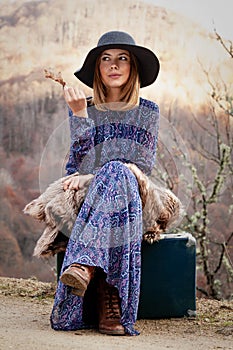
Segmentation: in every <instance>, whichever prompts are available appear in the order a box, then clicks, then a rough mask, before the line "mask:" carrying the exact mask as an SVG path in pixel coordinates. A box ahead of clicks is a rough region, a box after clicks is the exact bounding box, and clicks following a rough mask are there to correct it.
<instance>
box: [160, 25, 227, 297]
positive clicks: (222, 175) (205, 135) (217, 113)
mask: <svg viewBox="0 0 233 350" xmlns="http://www.w3.org/2000/svg"><path fill="white" fill-rule="evenodd" d="M215 35H216V40H218V41H219V42H220V44H221V45H222V48H223V50H225V52H226V55H228V56H229V57H230V58H233V45H232V42H229V41H228V42H226V41H224V40H223V39H222V37H221V36H220V35H219V34H218V33H217V32H216V31H215ZM232 63H233V61H232ZM202 68H203V72H204V74H205V77H206V81H207V82H208V84H209V85H210V87H211V92H210V96H209V103H208V104H206V105H205V106H203V108H202V110H201V111H200V112H199V113H195V112H193V111H190V113H189V115H188V116H186V117H185V116H184V115H182V123H183V125H182V126H181V124H179V123H178V122H177V116H176V115H174V113H173V111H172V109H171V110H170V113H168V116H167V117H168V120H169V122H170V123H171V124H173V125H174V126H175V127H176V128H177V129H178V130H179V132H180V133H181V134H182V135H186V136H185V137H186V142H187V147H188V150H189V155H190V156H191V158H189V159H188V158H187V154H185V152H183V151H182V150H180V149H179V143H178V142H177V139H176V136H175V134H173V136H172V137H173V141H174V143H175V145H176V150H174V151H173V156H174V158H173V160H174V159H175V158H176V157H179V158H182V159H183V164H184V165H185V166H186V167H188V168H189V169H190V171H191V174H192V176H190V177H189V178H186V179H185V181H186V186H187V188H188V187H189V186H190V187H191V195H190V204H189V207H188V208H186V210H187V211H186V215H185V217H184V220H183V221H182V223H181V225H180V227H179V230H180V231H182V230H184V231H187V232H190V233H192V234H193V235H194V236H195V238H196V240H197V289H198V291H199V293H198V295H205V296H208V297H213V298H217V299H219V298H224V297H225V298H232V297H233V293H232V290H233V217H232V211H233V152H232V151H233V85H232V81H231V84H227V83H226V82H225V81H224V80H223V79H222V78H221V77H219V79H218V80H217V81H216V80H214V78H213V76H212V74H211V71H207V70H205V68H204V67H202ZM180 116H181V115H180ZM159 157H160V161H161V162H162V164H163V169H165V173H166V175H164V174H163V178H164V179H165V183H166V185H167V186H168V187H170V188H171V189H172V190H176V188H177V187H178V186H179V184H180V182H181V177H182V176H183V177H184V174H182V173H180V174H177V175H176V176H174V173H173V172H172V169H173V168H174V166H172V160H171V159H169V157H168V156H166V155H165V154H164V153H163V152H162V153H161V154H160V156H159ZM169 165H170V168H169ZM160 175H161V174H160ZM179 176H180V179H179ZM191 178H192V181H190V179H191Z"/></svg>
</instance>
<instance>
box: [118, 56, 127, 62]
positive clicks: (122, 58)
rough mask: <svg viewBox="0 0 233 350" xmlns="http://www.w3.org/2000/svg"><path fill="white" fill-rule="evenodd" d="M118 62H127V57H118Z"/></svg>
mask: <svg viewBox="0 0 233 350" xmlns="http://www.w3.org/2000/svg"><path fill="white" fill-rule="evenodd" d="M119 60H121V61H128V57H127V56H120V57H119Z"/></svg>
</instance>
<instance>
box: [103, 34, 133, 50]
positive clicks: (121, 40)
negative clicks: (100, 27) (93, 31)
mask: <svg viewBox="0 0 233 350" xmlns="http://www.w3.org/2000/svg"><path fill="white" fill-rule="evenodd" d="M115 44H119V45H135V41H134V39H133V38H132V36H130V35H129V34H128V33H125V32H119V31H112V32H108V33H105V34H103V35H102V36H101V37H100V39H99V41H98V44H97V47H99V46H104V45H115Z"/></svg>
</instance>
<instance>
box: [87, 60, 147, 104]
mask: <svg viewBox="0 0 233 350" xmlns="http://www.w3.org/2000/svg"><path fill="white" fill-rule="evenodd" d="M100 59H101V55H100V56H99V57H98V58H97V60H96V65H95V73H94V81H93V101H92V102H93V103H94V104H95V106H96V108H97V109H98V110H106V109H107V108H106V107H105V104H106V97H107V96H106V87H105V85H104V83H103V81H102V79H101V74H100V69H99V66H100ZM139 89H140V80H139V73H138V64H137V60H136V58H135V56H134V55H133V54H132V53H130V75H129V79H128V81H127V82H126V84H125V85H124V86H123V87H122V90H121V95H120V102H125V105H124V107H123V109H129V108H132V107H134V106H136V105H137V104H138V99H139Z"/></svg>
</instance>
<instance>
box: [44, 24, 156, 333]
mask: <svg viewBox="0 0 233 350" xmlns="http://www.w3.org/2000/svg"><path fill="white" fill-rule="evenodd" d="M158 72H159V61H158V59H157V57H156V56H155V55H154V53H153V52H152V51H150V50H148V49H147V48H144V47H141V46H137V45H136V44H135V42H134V39H133V38H132V37H131V36H130V35H128V34H127V33H124V32H118V31H114V32H108V33H106V34H104V35H103V36H102V37H101V38H100V40H99V42H98V44H97V47H95V48H94V49H92V50H91V51H90V52H89V53H88V55H87V57H86V59H85V61H84V64H83V66H82V68H81V69H80V70H78V71H77V72H75V75H76V77H77V78H78V79H79V80H81V81H82V82H83V83H84V84H86V85H87V86H89V87H91V88H93V98H92V99H91V101H89V100H88V105H87V99H86V98H85V95H84V93H83V92H82V91H81V90H74V89H73V88H71V87H66V88H65V89H64V97H65V100H66V102H67V104H68V106H69V109H70V111H69V115H70V129H71V147H70V157H69V161H68V163H67V166H66V170H67V174H68V175H69V174H72V173H74V172H76V171H78V172H79V174H80V175H79V176H75V177H73V178H72V179H68V180H66V181H65V182H64V190H67V189H76V190H79V188H81V187H82V186H83V185H84V183H85V182H86V181H87V180H89V179H90V178H92V181H91V184H90V186H89V189H88V193H87V195H86V198H85V201H84V203H83V205H82V207H81V209H80V212H79V214H78V216H77V219H76V222H75V224H74V227H73V230H72V233H71V236H70V238H69V243H68V246H67V249H66V254H65V258H64V261H63V266H62V271H61V277H60V281H59V283H58V287H57V292H56V296H55V302H54V307H53V311H52V315H51V324H52V327H53V328H54V329H56V330H74V329H81V328H86V327H91V326H96V325H98V328H99V331H100V332H102V333H105V334H113V335H124V334H130V335H136V334H138V332H137V331H136V330H135V329H134V323H135V322H136V318H137V308H138V301H139V292H140V264H141V256H140V253H141V240H142V203H141V199H140V195H139V191H138V184H137V181H136V178H135V176H134V175H133V174H132V172H131V171H130V170H129V169H128V168H127V166H126V165H125V163H129V162H131V163H135V164H136V165H137V166H138V167H139V168H140V169H141V170H143V171H144V172H145V173H146V174H150V172H151V170H152V168H153V166H154V163H155V156H156V145H157V136H158V118H159V110H158V106H157V105H156V104H155V103H154V102H151V101H148V100H145V99H142V98H139V88H140V87H144V86H148V85H150V84H152V83H153V82H154V81H155V80H156V78H157V75H158Z"/></svg>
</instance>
